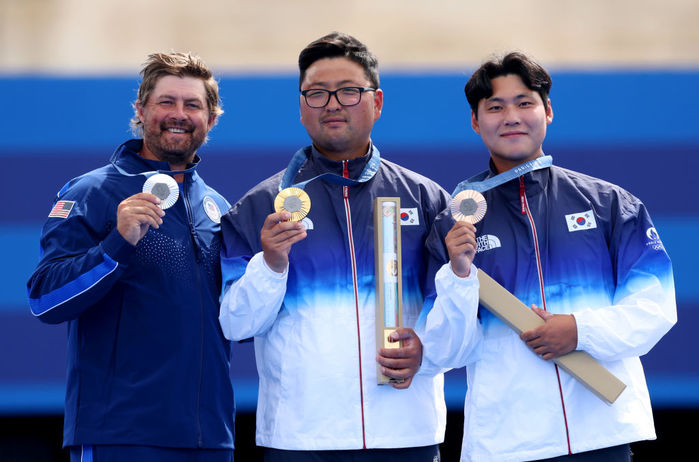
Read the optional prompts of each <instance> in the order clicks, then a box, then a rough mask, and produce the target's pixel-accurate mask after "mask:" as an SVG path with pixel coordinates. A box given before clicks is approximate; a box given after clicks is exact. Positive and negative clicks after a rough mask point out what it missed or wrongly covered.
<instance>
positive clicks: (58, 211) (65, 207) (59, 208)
mask: <svg viewBox="0 0 699 462" xmlns="http://www.w3.org/2000/svg"><path fill="white" fill-rule="evenodd" d="M74 205H75V201H58V202H56V205H54V206H53V208H52V209H51V213H49V217H56V218H68V215H70V211H71V210H73V206H74Z"/></svg>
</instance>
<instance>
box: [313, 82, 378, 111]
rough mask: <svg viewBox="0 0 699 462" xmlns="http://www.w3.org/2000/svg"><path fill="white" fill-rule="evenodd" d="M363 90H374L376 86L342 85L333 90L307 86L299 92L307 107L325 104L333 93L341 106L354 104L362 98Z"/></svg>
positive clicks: (317, 106) (323, 105)
mask: <svg viewBox="0 0 699 462" xmlns="http://www.w3.org/2000/svg"><path fill="white" fill-rule="evenodd" d="M365 91H376V88H370V87H342V88H338V89H337V90H334V91H330V90H325V89H323V88H309V89H308V90H303V91H301V94H302V95H303V98H304V99H305V100H306V104H308V106H309V107H314V108H319V107H325V106H327V104H328V103H329V102H330V97H331V96H332V95H335V98H337V102H338V103H340V104H341V105H342V106H356V105H357V104H359V102H360V101H361V100H362V93H364V92H365Z"/></svg>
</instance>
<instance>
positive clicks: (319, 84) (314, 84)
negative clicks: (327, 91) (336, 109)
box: [308, 79, 362, 88]
mask: <svg viewBox="0 0 699 462" xmlns="http://www.w3.org/2000/svg"><path fill="white" fill-rule="evenodd" d="M347 84H351V85H352V86H360V87H361V86H362V85H361V84H359V83H356V82H355V81H354V80H352V79H345V80H340V81H339V82H337V88H342V87H345V86H347ZM329 86H330V84H329V83H328V82H322V81H321V82H310V83H309V84H308V88H316V87H323V88H327V87H329Z"/></svg>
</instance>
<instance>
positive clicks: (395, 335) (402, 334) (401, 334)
mask: <svg viewBox="0 0 699 462" xmlns="http://www.w3.org/2000/svg"><path fill="white" fill-rule="evenodd" d="M414 336H415V333H414V332H413V330H412V329H406V328H405V327H399V328H398V329H396V330H394V331H393V332H391V333H390V334H389V335H388V338H389V340H391V341H392V342H397V341H399V340H405V339H409V338H412V337H414Z"/></svg>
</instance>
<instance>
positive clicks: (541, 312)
mask: <svg viewBox="0 0 699 462" xmlns="http://www.w3.org/2000/svg"><path fill="white" fill-rule="evenodd" d="M532 311H534V313H536V314H538V315H539V317H540V318H541V319H543V320H544V321H548V320H549V319H551V318H552V317H553V315H552V314H551V313H549V312H548V311H544V310H542V309H541V308H539V307H538V306H536V305H532Z"/></svg>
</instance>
